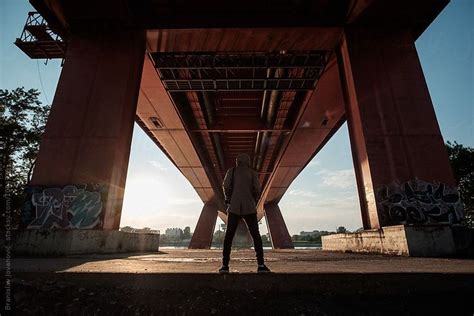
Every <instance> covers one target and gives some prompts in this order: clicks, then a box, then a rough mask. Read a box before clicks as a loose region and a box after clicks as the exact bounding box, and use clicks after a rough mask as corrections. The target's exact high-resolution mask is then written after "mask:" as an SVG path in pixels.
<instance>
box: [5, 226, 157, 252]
mask: <svg viewBox="0 0 474 316" xmlns="http://www.w3.org/2000/svg"><path fill="white" fill-rule="evenodd" d="M159 240H160V235H159V234H137V233H126V232H122V231H117V230H109V231H107V230H25V231H18V232H16V234H15V237H14V243H13V252H14V253H15V254H24V255H69V254H82V253H116V252H144V251H158V247H159Z"/></svg>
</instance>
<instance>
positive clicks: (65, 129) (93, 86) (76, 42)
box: [23, 30, 145, 229]
mask: <svg viewBox="0 0 474 316" xmlns="http://www.w3.org/2000/svg"><path fill="white" fill-rule="evenodd" d="M144 55H145V31H138V30H137V31H123V30H122V31H121V30H113V31H112V30H111V31H101V30H95V31H94V32H93V33H87V34H74V35H73V36H72V40H71V42H70V44H69V46H68V50H67V54H66V61H65V64H64V68H63V70H62V72H61V77H60V80H59V84H58V87H57V90H56V95H55V97H54V101H53V105H52V109H51V114H50V116H49V119H48V123H47V126H46V132H45V134H44V136H43V140H42V142H41V147H40V151H39V155H38V159H37V162H36V167H35V170H34V173H33V178H32V181H31V187H30V193H29V194H30V197H29V198H28V201H27V203H26V205H25V207H24V209H23V224H24V225H25V226H26V227H28V228H80V229H84V228H89V229H91V228H95V229H118V228H119V224H120V216H121V211H122V201H123V194H124V188H125V179H126V175H127V167H128V159H129V154H130V145H131V139H132V132H133V123H134V119H135V113H136V106H137V99H138V92H139V87H140V80H141V72H142V67H143V59H144Z"/></svg>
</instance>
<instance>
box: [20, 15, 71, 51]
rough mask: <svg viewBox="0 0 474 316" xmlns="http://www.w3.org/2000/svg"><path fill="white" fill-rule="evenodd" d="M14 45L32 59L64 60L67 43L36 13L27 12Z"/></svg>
mask: <svg viewBox="0 0 474 316" xmlns="http://www.w3.org/2000/svg"><path fill="white" fill-rule="evenodd" d="M15 45H16V46H18V47H19V48H20V49H21V50H22V51H23V52H24V53H25V54H27V55H28V56H29V57H30V58H32V59H51V58H64V56H65V54H66V47H67V43H66V42H65V41H64V40H63V39H62V38H61V36H59V35H58V34H56V33H55V32H54V31H53V30H51V28H50V27H49V25H48V23H47V22H46V20H45V19H44V18H43V17H42V16H41V14H39V13H38V12H29V13H28V18H27V19H26V23H25V26H24V28H23V32H22V33H21V36H20V38H17V39H16V41H15Z"/></svg>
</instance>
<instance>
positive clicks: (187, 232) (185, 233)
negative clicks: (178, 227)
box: [183, 226, 191, 239]
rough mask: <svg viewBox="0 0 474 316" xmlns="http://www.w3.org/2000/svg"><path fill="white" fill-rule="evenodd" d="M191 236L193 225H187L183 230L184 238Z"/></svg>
mask: <svg viewBox="0 0 474 316" xmlns="http://www.w3.org/2000/svg"><path fill="white" fill-rule="evenodd" d="M190 238H191V227H189V226H186V227H184V230H183V239H190Z"/></svg>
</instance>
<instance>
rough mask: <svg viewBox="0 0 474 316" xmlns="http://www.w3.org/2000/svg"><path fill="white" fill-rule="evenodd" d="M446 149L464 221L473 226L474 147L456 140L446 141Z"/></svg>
mask: <svg viewBox="0 0 474 316" xmlns="http://www.w3.org/2000/svg"><path fill="white" fill-rule="evenodd" d="M446 149H447V150H448V157H449V161H450V163H451V168H452V170H453V173H454V178H455V179H456V184H457V185H458V189H459V193H460V195H461V199H462V203H463V205H464V211H465V212H466V218H465V223H466V225H467V226H469V227H471V228H472V227H474V149H473V148H472V147H465V146H463V145H461V144H458V143H457V142H454V143H451V142H447V143H446Z"/></svg>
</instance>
